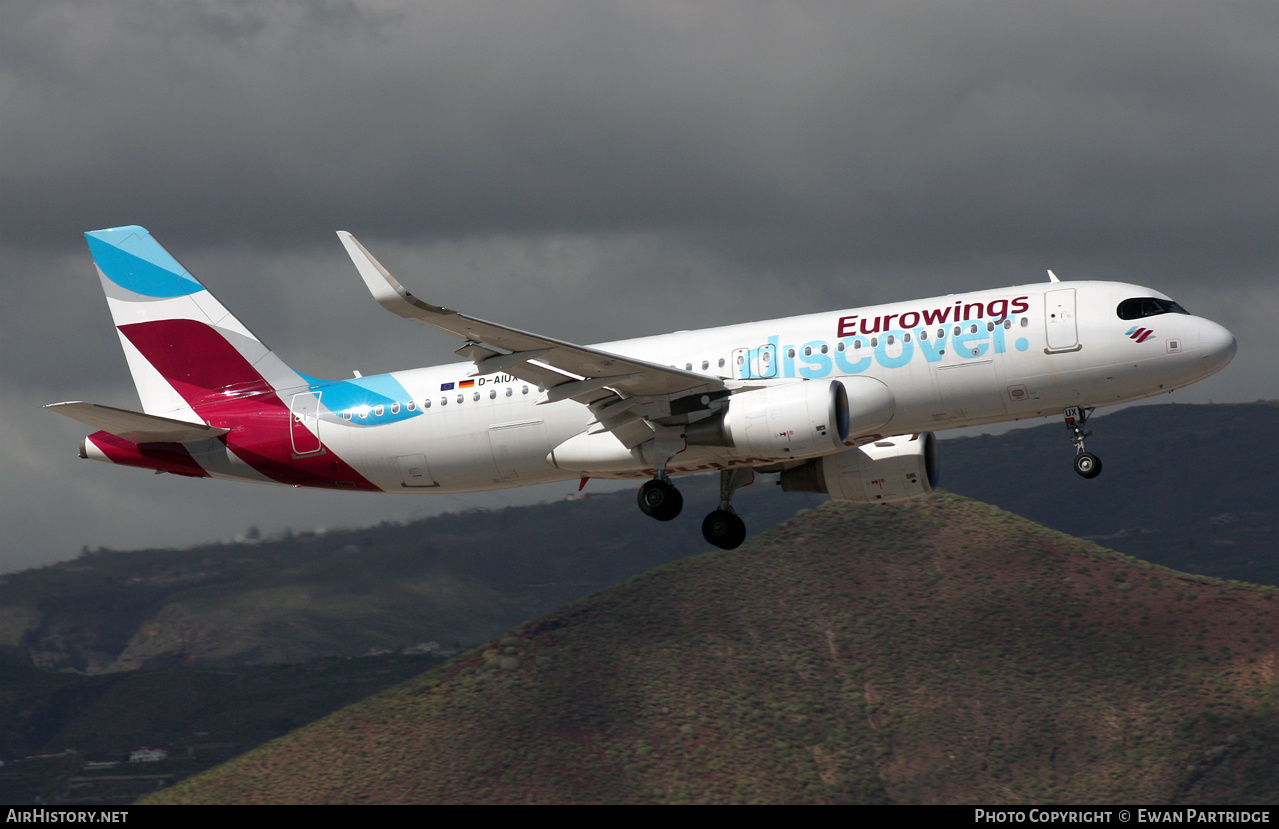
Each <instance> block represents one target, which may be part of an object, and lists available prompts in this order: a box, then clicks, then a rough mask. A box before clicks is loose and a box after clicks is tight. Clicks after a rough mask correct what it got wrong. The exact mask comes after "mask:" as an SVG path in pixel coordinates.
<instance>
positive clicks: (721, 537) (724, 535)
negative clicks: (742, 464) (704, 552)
mask: <svg viewBox="0 0 1279 829" xmlns="http://www.w3.org/2000/svg"><path fill="white" fill-rule="evenodd" d="M754 482H755V471H754V470H752V469H722V470H720V473H719V509H717V510H715V511H713V512H712V513H711V514H710V515H707V516H706V518H705V519H703V520H702V538H705V539H706V540H707V541H708V542H709V543H711V544H714V545H715V546H716V547H719V548H720V549H721V550H736V549H737V548H738V547H740V546H742V542H743V541H745V540H746V522H745V521H743V520H742V518H741V516H740V515H738V514H737V510H735V509H733V504H732V501H733V493H734V492H736V491H737V490H739V489H741V488H742V487H744V486H746V485H748V484H751V483H754Z"/></svg>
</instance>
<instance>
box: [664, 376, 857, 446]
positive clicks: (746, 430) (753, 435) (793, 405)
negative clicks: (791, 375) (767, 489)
mask: <svg viewBox="0 0 1279 829" xmlns="http://www.w3.org/2000/svg"><path fill="white" fill-rule="evenodd" d="M685 437H686V438H687V439H688V443H689V445H690V446H731V447H733V448H734V449H736V450H737V451H738V452H741V453H742V454H746V455H753V456H755V457H758V458H809V457H812V456H813V455H821V454H824V453H826V452H830V451H831V450H832V449H836V448H838V447H840V446H843V445H844V441H845V440H846V439H847V438H848V392H846V391H845V390H844V386H843V385H842V384H841V383H840V382H839V381H837V380H802V381H800V382H797V383H786V384H784V385H780V386H769V387H768V388H765V389H756V390H755V391H747V392H741V393H740V394H735V395H733V396H732V397H731V398H730V399H729V403H728V408H727V409H726V410H725V411H724V412H723V413H722V414H719V415H716V416H715V417H708V418H706V419H704V420H700V421H697V422H695V423H692V424H690V425H689V427H688V429H687V430H685Z"/></svg>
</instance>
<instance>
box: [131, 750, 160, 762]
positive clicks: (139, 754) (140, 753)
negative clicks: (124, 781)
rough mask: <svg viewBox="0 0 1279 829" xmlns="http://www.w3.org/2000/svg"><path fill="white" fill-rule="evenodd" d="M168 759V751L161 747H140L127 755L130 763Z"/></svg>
mask: <svg viewBox="0 0 1279 829" xmlns="http://www.w3.org/2000/svg"><path fill="white" fill-rule="evenodd" d="M168 759H169V752H167V751H165V750H164V749H162V748H140V749H138V750H137V751H135V752H133V753H132V754H130V755H129V762H130V763H158V762H160V761H161V760H168Z"/></svg>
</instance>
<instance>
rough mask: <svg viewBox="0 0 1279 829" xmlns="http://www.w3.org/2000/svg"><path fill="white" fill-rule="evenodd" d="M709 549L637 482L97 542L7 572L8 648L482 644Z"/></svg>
mask: <svg viewBox="0 0 1279 829" xmlns="http://www.w3.org/2000/svg"><path fill="white" fill-rule="evenodd" d="M685 490H686V492H687V493H688V495H689V499H690V501H696V502H697V503H705V504H707V509H709V508H710V506H709V505H710V504H712V503H714V501H715V500H717V499H718V494H717V493H718V489H717V482H716V479H714V478H710V477H702V478H695V479H691V480H689V481H688V483H687V484H686V486H685ZM737 500H738V502H739V504H740V505H741V506H742V507H743V510H744V511H747V514H748V515H749V521H750V524H751V526H752V527H753V528H755V529H756V530H762V529H766V528H768V527H771V526H773V525H774V524H776V523H778V522H779V521H782V520H784V519H786V518H789V517H790V516H791V515H793V514H794V513H795V511H796V510H799V509H801V508H803V507H805V506H813V505H816V504H817V503H820V502H821V500H822V496H816V495H801V496H794V495H790V496H784V495H783V494H782V493H781V492H780V491H778V490H777V488H776V487H774V486H764V485H761V484H756V485H755V486H751V487H747V488H746V489H744V490H742V491H741V493H739V496H738V499H737ZM692 512H693V510H692V509H691V508H690V513H692ZM707 546H708V545H707V544H706V542H705V541H703V539H702V535H701V521H700V519H699V518H697V517H694V516H692V515H690V516H689V517H688V518H684V519H681V520H679V521H675V522H671V523H670V524H667V525H661V526H660V529H657V531H655V524H654V522H653V521H652V520H651V519H649V518H646V517H645V516H644V515H642V514H641V513H640V511H639V510H638V509H636V507H635V493H634V491H633V490H626V491H621V492H613V493H606V494H602V495H588V496H586V497H583V498H577V499H572V500H566V501H559V502H555V503H549V504H541V505H536V506H531V507H511V508H508V509H502V510H493V511H481V510H470V511H467V512H460V513H452V514H448V515H440V516H435V517H433V518H427V519H423V520H421V521H415V522H412V523H408V524H392V523H387V524H384V525H382V526H378V527H370V528H366V529H358V530H336V531H328V532H323V533H313V532H309V533H297V534H292V533H290V534H288V535H286V536H284V537H279V538H268V539H257V540H254V541H246V542H240V543H234V544H213V545H206V546H202V547H194V548H191V549H187V550H136V551H117V550H99V551H97V552H86V553H85V554H83V555H81V556H80V557H79V558H77V559H75V560H73V561H68V562H63V563H60V564H55V565H51V566H48V567H42V568H39V569H35V570H27V571H24V572H21V573H12V574H8V575H5V576H0V651H7V652H9V653H12V654H14V655H18V656H21V657H23V658H25V659H28V660H29V661H30V662H31V663H32V664H34V665H36V666H38V667H41V668H44V669H47V670H64V671H65V670H70V671H75V672H80V673H89V674H100V673H109V672H112V671H119V670H132V669H136V668H144V667H145V668H158V667H167V666H181V665H185V666H213V667H236V666H242V665H253V664H281V663H290V662H301V661H305V660H309V659H318V658H323V657H342V656H358V655H362V654H365V653H368V652H369V651H370V650H371V649H388V650H400V649H403V648H406V647H410V646H414V645H417V644H419V643H424V642H435V643H438V644H439V645H441V646H443V648H445V649H452V648H454V647H456V646H462V647H472V646H474V645H477V644H479V643H480V642H483V641H485V640H487V639H489V638H491V637H493V636H496V635H498V634H500V633H502V632H503V631H506V630H509V629H510V628H512V627H514V626H515V625H517V624H519V623H521V622H524V621H527V620H528V619H533V618H536V617H538V616H540V615H542V614H544V613H548V612H550V611H552V610H554V609H555V608H557V607H560V606H561V605H563V604H565V603H567V602H571V601H575V600H577V599H579V598H582V597H583V596H586V595H589V594H590V593H593V592H594V591H596V590H600V589H602V588H604V587H607V586H609V585H611V584H616V583H617V582H619V581H622V580H624V579H626V578H628V577H630V576H633V575H636V574H638V573H642V572H644V571H646V570H648V569H651V568H653V567H656V566H657V565H659V564H663V563H665V562H669V561H674V560H676V559H679V558H683V557H685V556H689V555H694V554H696V553H699V552H702V551H704V550H705V549H707Z"/></svg>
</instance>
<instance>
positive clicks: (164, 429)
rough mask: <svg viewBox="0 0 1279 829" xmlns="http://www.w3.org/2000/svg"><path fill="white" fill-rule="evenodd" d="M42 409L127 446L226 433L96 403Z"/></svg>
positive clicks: (52, 404) (52, 406) (54, 405)
mask: <svg viewBox="0 0 1279 829" xmlns="http://www.w3.org/2000/svg"><path fill="white" fill-rule="evenodd" d="M45 408H46V409H49V410H50V411H54V412H57V413H58V414H60V415H66V416H67V417H69V418H71V419H72V420H78V421H80V422H81V423H83V424H85V425H86V426H88V427H90V428H92V429H99V430H101V431H103V432H110V433H111V434H113V435H115V436H116V437H120V438H124V439H125V440H127V441H129V442H130V443H192V442H194V441H197V440H208V439H209V438H215V437H217V436H218V435H225V434H226V433H227V432H228V431H229V430H228V429H217V428H214V427H212V426H206V425H204V424H203V423H188V422H187V421H185V420H173V419H172V418H168V417H157V416H156V415H149V414H143V413H142V412H131V411H129V410H128V409H117V408H115V407H113V406H101V405H99V404H97V403H81V402H79V401H75V402H71V403H50V404H49V405H48V406H45Z"/></svg>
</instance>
